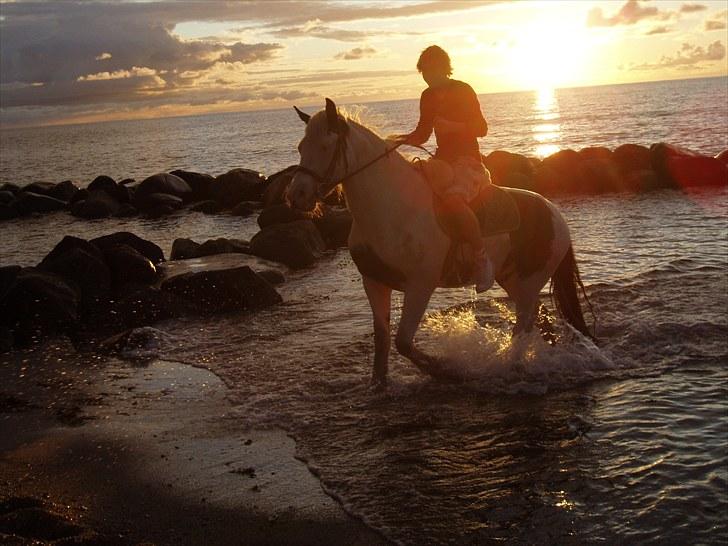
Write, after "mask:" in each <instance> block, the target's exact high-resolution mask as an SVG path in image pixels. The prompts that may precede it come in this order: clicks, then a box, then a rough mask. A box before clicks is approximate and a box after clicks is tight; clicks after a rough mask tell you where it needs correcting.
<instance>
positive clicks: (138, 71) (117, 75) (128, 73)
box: [76, 66, 157, 82]
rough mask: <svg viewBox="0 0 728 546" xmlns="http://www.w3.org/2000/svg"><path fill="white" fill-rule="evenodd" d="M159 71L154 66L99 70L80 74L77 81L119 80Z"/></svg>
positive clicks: (154, 74) (149, 74)
mask: <svg viewBox="0 0 728 546" xmlns="http://www.w3.org/2000/svg"><path fill="white" fill-rule="evenodd" d="M156 75H157V71H156V70H154V69H153V68H147V67H139V66H133V67H132V69H131V70H116V71H114V72H97V73H96V74H88V75H86V76H80V77H79V78H78V79H77V80H76V81H79V82H91V81H97V80H119V79H122V78H138V77H145V76H156Z"/></svg>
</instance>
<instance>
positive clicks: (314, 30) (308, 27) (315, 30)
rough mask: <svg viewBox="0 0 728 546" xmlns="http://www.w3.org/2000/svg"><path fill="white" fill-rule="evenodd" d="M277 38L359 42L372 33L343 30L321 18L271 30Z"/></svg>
mask: <svg viewBox="0 0 728 546" xmlns="http://www.w3.org/2000/svg"><path fill="white" fill-rule="evenodd" d="M270 34H271V35H273V37H275V38H323V39H326V40H339V41H341V42H358V41H361V40H362V39H364V38H367V37H369V36H370V34H372V33H366V32H362V31H358V30H342V29H336V28H332V27H329V26H326V25H324V24H323V23H322V22H321V20H320V19H316V20H315V21H308V22H307V23H306V24H304V25H301V26H294V27H284V28H280V29H277V30H273V31H271V32H270Z"/></svg>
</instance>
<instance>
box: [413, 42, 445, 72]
mask: <svg viewBox="0 0 728 546" xmlns="http://www.w3.org/2000/svg"><path fill="white" fill-rule="evenodd" d="M428 68H430V69H433V70H438V71H440V70H442V71H444V72H445V73H446V74H447V75H448V76H450V75H451V74H452V66H451V65H450V56H449V55H448V54H447V52H446V51H445V50H444V49H442V48H441V47H440V46H436V45H431V46H430V47H426V48H425V49H423V50H422V53H420V58H419V60H418V61H417V70H419V71H420V72H422V71H423V70H426V69H428Z"/></svg>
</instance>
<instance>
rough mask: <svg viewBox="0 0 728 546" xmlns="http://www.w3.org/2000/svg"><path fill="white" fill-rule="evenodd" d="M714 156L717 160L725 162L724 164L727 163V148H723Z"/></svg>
mask: <svg viewBox="0 0 728 546" xmlns="http://www.w3.org/2000/svg"><path fill="white" fill-rule="evenodd" d="M715 158H716V159H717V160H718V161H722V162H723V163H725V164H726V165H728V150H723V151H722V152H720V153H719V154H718V155H716V156H715Z"/></svg>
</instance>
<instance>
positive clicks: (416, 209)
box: [344, 128, 432, 234]
mask: <svg viewBox="0 0 728 546" xmlns="http://www.w3.org/2000/svg"><path fill="white" fill-rule="evenodd" d="M358 130H359V131H361V133H360V134H357V135H356V136H355V137H354V141H353V142H352V143H351V150H352V152H353V153H352V157H350V165H351V168H352V169H353V168H356V166H358V165H362V164H364V163H365V162H366V161H369V160H371V159H373V158H374V157H376V156H377V155H380V154H381V153H382V152H384V150H385V143H384V142H383V141H382V140H381V139H379V138H378V137H376V136H375V135H373V134H371V133H369V132H368V131H365V130H363V129H361V128H358ZM344 193H345V194H346V201H347V205H348V207H349V210H350V211H351V214H352V217H353V219H354V221H355V222H356V223H357V225H358V227H359V228H361V229H363V230H365V231H368V232H371V233H378V234H381V233H382V231H383V230H384V231H385V232H386V231H389V230H397V229H398V226H399V225H401V224H403V223H404V224H406V223H407V222H409V221H411V220H412V218H413V216H415V215H422V214H423V213H425V214H426V213H427V212H428V211H432V195H431V193H430V191H429V187H428V186H427V184H426V183H425V182H424V181H423V179H422V178H421V176H420V174H419V173H418V172H417V171H416V170H415V169H414V168H413V167H412V166H411V164H410V163H409V162H408V161H407V160H406V159H404V158H403V157H402V156H401V155H400V154H399V153H397V152H396V151H393V152H391V154H390V155H389V156H386V157H383V158H382V159H380V160H379V161H376V162H375V163H373V164H372V165H371V166H369V167H368V168H366V169H364V170H363V171H362V172H361V173H359V174H357V175H356V176H354V177H352V178H351V179H350V180H348V181H347V182H345V183H344Z"/></svg>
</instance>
